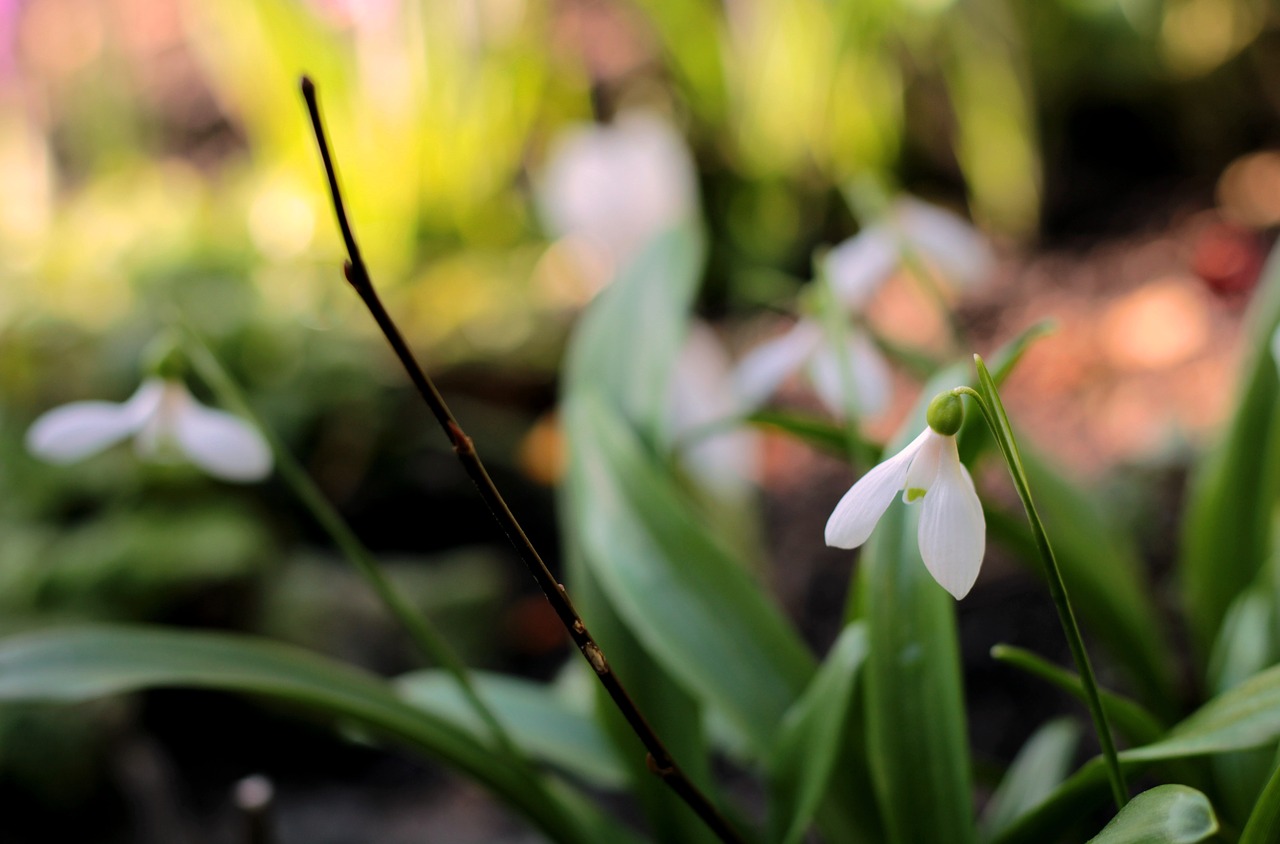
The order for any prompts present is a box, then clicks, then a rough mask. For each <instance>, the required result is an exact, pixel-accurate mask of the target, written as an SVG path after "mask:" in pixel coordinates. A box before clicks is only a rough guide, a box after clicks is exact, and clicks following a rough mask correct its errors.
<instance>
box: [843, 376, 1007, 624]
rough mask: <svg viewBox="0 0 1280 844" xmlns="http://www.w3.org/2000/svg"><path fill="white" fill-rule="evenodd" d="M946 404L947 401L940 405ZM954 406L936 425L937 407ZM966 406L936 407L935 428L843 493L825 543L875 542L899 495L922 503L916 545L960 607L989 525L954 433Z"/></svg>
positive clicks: (954, 401)
mask: <svg viewBox="0 0 1280 844" xmlns="http://www.w3.org/2000/svg"><path fill="white" fill-rule="evenodd" d="M942 400H945V401H942ZM940 401H941V402H942V403H943V404H945V405H947V406H948V407H947V408H946V409H945V410H943V411H942V415H943V417H944V421H943V422H942V423H941V424H937V427H939V428H940V429H941V430H943V431H950V433H939V432H938V431H937V430H935V429H934V425H935V424H936V423H938V418H937V417H936V416H935V411H934V408H935V406H938V405H939V403H940ZM959 402H960V399H959V398H958V397H956V396H954V395H951V394H946V393H944V394H943V395H942V396H939V397H938V398H937V399H934V402H933V404H931V405H930V425H928V426H926V427H925V429H924V431H923V433H921V434H920V435H919V436H918V437H916V438H915V439H914V440H912V441H911V443H910V444H909V445H907V447H906V448H904V449H902V451H900V452H898V453H897V454H895V455H894V456H893V457H890V458H889V459H888V460H886V461H884V462H883V463H881V464H880V465H878V466H876V467H875V468H874V469H872V470H871V471H869V472H867V473H866V474H865V475H863V476H862V477H861V478H859V479H858V482H857V483H855V484H854V485H853V487H852V488H851V489H850V490H849V491H848V492H846V493H845V494H844V497H843V498H841V499H840V503H838V504H837V505H836V509H835V511H834V512H833V513H832V514H831V518H830V519H828V520H827V528H826V541H827V544H828V545H832V546H835V547H837V548H857V547H858V546H859V545H861V544H862V543H864V542H866V541H867V539H868V538H869V537H870V536H871V531H872V530H873V529H874V528H875V526H876V523H877V522H879V521H880V517H881V516H883V515H884V513H885V511H886V510H888V509H889V506H890V505H891V504H892V503H893V499H894V498H895V497H896V496H897V494H898V493H899V492H901V493H902V500H903V501H904V502H906V503H907V504H912V503H916V502H920V503H921V508H922V509H921V513H920V527H919V532H918V539H919V543H920V556H921V558H922V559H923V560H924V564H925V567H926V568H928V570H929V573H930V574H931V575H933V579H934V580H936V581H938V583H939V585H941V586H942V588H944V589H946V590H947V591H948V592H950V593H951V594H952V595H953V596H954V597H955V598H956V599H957V600H958V599H960V598H963V597H964V596H965V595H967V594H969V590H970V589H971V588H972V587H973V583H974V581H975V580H977V578H978V569H979V568H980V567H981V566H982V558H983V555H984V554H985V553H986V545H987V530H986V520H985V518H984V517H983V515H982V502H980V501H979V500H978V493H977V491H976V490H975V489H974V486H973V478H971V477H970V476H969V470H968V469H966V468H965V467H964V464H962V463H961V462H960V454H959V451H958V450H957V448H956V438H955V432H956V431H958V430H959V427H960V424H959V423H960V420H961V419H962V418H963V415H962V413H961V410H962V409H960V406H959Z"/></svg>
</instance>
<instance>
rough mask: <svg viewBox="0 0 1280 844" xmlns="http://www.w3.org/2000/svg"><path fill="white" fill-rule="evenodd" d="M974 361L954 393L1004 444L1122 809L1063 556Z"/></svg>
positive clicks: (982, 367)
mask: <svg viewBox="0 0 1280 844" xmlns="http://www.w3.org/2000/svg"><path fill="white" fill-rule="evenodd" d="M973 360H974V365H975V366H976V367H977V370H978V389H977V390H974V389H973V388H971V387H957V388H956V389H955V390H954V391H953V392H954V393H955V394H956V395H967V396H969V397H971V398H972V399H973V400H974V401H975V402H976V403H977V405H978V409H979V410H981V411H982V416H983V418H985V419H986V421H987V427H989V428H990V429H991V436H992V437H994V438H995V441H996V445H998V446H999V447H1000V453H1001V454H1002V455H1003V456H1004V460H1005V463H1006V464H1008V466H1009V476H1010V477H1011V478H1012V479H1013V485H1014V488H1015V489H1017V491H1018V498H1020V499H1022V506H1023V508H1024V509H1025V510H1026V511H1027V521H1028V522H1029V523H1030V525H1031V533H1032V535H1033V536H1034V537H1035V544H1036V550H1037V551H1038V552H1039V553H1040V559H1041V561H1042V562H1043V563H1044V568H1045V576H1046V578H1047V580H1048V582H1049V594H1050V596H1051V597H1052V598H1053V603H1054V606H1056V607H1057V608H1058V620H1059V621H1060V622H1061V623H1062V631H1063V632H1064V633H1065V634H1066V636H1067V645H1068V646H1069V647H1070V648H1071V656H1072V658H1073V659H1074V660H1075V663H1076V671H1077V672H1079V674H1080V682H1081V684H1082V685H1083V687H1084V695H1085V703H1086V705H1087V706H1088V709H1089V715H1090V716H1091V717H1092V718H1093V728H1094V731H1095V732H1097V734H1098V743H1099V744H1100V745H1101V746H1102V755H1103V757H1104V758H1105V759H1106V763H1107V774H1108V777H1109V779H1110V781H1111V792H1112V796H1114V797H1115V801H1116V808H1123V807H1124V805H1125V803H1127V802H1128V801H1129V791H1128V788H1127V787H1126V786H1125V781H1124V772H1123V771H1121V769H1120V760H1119V758H1118V757H1117V754H1116V744H1115V739H1114V738H1113V737H1112V733H1111V724H1110V723H1109V722H1108V721H1107V713H1106V710H1104V709H1103V707H1102V696H1101V694H1100V693H1099V692H1098V682H1097V680H1096V679H1095V678H1094V676H1093V666H1092V665H1091V664H1090V662H1089V653H1088V651H1086V650H1085V647H1084V639H1083V638H1082V637H1081V635H1080V625H1079V623H1078V622H1077V621H1076V616H1075V612H1074V611H1073V610H1072V609H1071V599H1070V598H1069V597H1068V595H1067V586H1066V584H1065V583H1064V582H1063V580H1062V571H1061V569H1059V568H1058V560H1057V558H1056V557H1055V556H1054V554H1053V546H1051V545H1050V544H1049V536H1048V534H1046V533H1045V530H1044V523H1043V522H1042V521H1041V520H1040V514H1039V512H1037V511H1036V505H1035V502H1034V501H1032V500H1031V485H1030V483H1029V482H1028V480H1027V473H1026V470H1025V469H1024V468H1023V465H1022V455H1021V454H1020V453H1019V452H1018V444H1017V442H1016V441H1015V440H1014V437H1013V430H1012V428H1010V426H1009V417H1008V415H1007V414H1006V413H1005V410H1004V403H1003V402H1001V401H1000V394H999V393H998V392H997V391H996V384H995V381H994V380H993V379H992V378H991V373H990V372H988V371H987V365H986V364H985V363H983V361H982V358H981V357H980V356H978V355H974V356H973Z"/></svg>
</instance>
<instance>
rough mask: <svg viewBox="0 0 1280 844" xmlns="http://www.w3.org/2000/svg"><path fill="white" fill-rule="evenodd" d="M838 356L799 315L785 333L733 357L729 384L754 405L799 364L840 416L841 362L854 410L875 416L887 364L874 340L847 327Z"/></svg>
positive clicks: (843, 407) (883, 400)
mask: <svg viewBox="0 0 1280 844" xmlns="http://www.w3.org/2000/svg"><path fill="white" fill-rule="evenodd" d="M844 358H845V361H844V363H842V362H841V360H840V356H839V354H838V353H837V350H836V349H834V348H832V347H831V345H830V344H829V343H827V342H826V336H825V333H824V332H823V330H822V326H821V325H819V324H818V322H817V321H816V320H813V319H800V320H799V321H797V322H796V324H795V325H794V326H792V327H791V329H790V330H789V331H787V332H786V333H785V334H782V335H780V336H778V337H775V338H773V339H772V340H766V341H765V342H764V343H761V344H760V345H759V346H756V347H755V348H754V349H752V350H751V351H750V352H748V353H747V354H746V355H745V356H744V357H743V358H742V360H741V361H739V362H738V367H737V369H736V370H735V372H734V384H735V386H736V389H737V391H738V394H739V395H740V396H741V397H742V399H743V402H744V403H745V404H747V405H748V406H750V407H758V406H760V405H762V404H764V402H765V401H766V400H767V399H768V398H769V397H770V396H771V395H773V394H774V393H775V392H777V390H778V388H779V387H780V386H782V382H784V381H785V380H786V379H787V378H789V377H790V376H791V375H792V374H794V373H796V372H799V371H801V370H803V371H804V372H805V373H806V374H807V375H808V377H809V380H810V382H811V383H812V384H813V388H814V391H815V392H817V394H818V398H819V399H821V400H822V403H823V405H824V406H825V407H826V408H827V410H828V411H830V412H831V414H832V415H833V416H836V417H841V418H842V417H844V416H845V414H846V411H847V402H846V398H845V390H844V373H843V370H844V369H845V368H846V367H847V369H848V373H849V379H850V382H851V383H850V387H851V388H852V390H853V401H854V404H855V405H856V407H857V410H858V413H859V414H861V415H864V416H875V415H876V414H878V413H880V412H881V411H882V410H884V409H885V408H886V407H887V406H888V404H889V398H890V396H891V395H892V391H893V386H892V381H891V375H890V373H889V364H888V363H887V362H886V361H885V359H884V356H883V355H882V354H880V350H879V349H877V348H876V346H875V344H874V343H872V342H871V341H870V340H868V339H867V337H866V336H865V335H864V334H863V333H862V332H857V331H854V330H852V329H849V331H848V333H847V336H846V338H845V348H844Z"/></svg>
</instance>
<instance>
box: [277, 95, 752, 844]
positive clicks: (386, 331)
mask: <svg viewBox="0 0 1280 844" xmlns="http://www.w3.org/2000/svg"><path fill="white" fill-rule="evenodd" d="M302 96H303V98H304V99H305V100H306V102H307V111H308V112H309V114H310V116H311V126H312V129H313V130H314V132H315V136H316V143H317V144H318V145H319V147H320V157H321V159H323V161H324V169H325V175H326V176H327V178H328V180H329V192H330V195H331V196H332V198H333V209H334V213H335V214H336V215H337V218H338V228H339V229H340V230H341V231H342V239H343V241H344V242H345V243H346V247H347V256H348V260H347V262H346V264H345V266H344V267H343V271H344V273H345V275H346V277H347V281H348V282H349V283H350V284H351V286H352V287H353V288H354V289H355V291H356V293H357V294H358V295H359V296H360V298H361V300H363V302H364V304H365V307H367V308H368V309H369V313H370V314H371V315H372V316H373V319H374V321H375V322H377V324H378V327H379V328H380V329H381V330H382V333H383V335H385V337H386V339H387V342H388V343H389V344H390V345H391V348H392V350H393V351H394V352H395V354H396V357H398V358H399V359H400V363H401V365H402V366H403V367H404V369H405V372H406V373H408V375H409V380H411V381H412V382H413V385H414V387H416V388H417V390H418V393H419V394H420V395H421V396H422V399H423V401H425V402H426V403H427V406H428V407H429V408H430V409H431V413H432V415H433V416H435V418H436V421H437V422H439V423H440V427H441V429H442V430H443V431H444V433H445V436H446V437H448V438H449V442H450V444H452V446H453V451H454V453H455V454H456V455H457V456H458V460H459V462H461V463H462V466H463V468H464V469H465V470H466V473H467V475H468V476H469V477H470V478H471V480H472V482H473V483H475V485H476V488H477V489H478V490H479V491H480V496H481V497H482V498H483V499H484V502H485V504H486V505H487V506H488V508H489V511H490V512H491V513H492V514H493V517H494V518H495V519H496V520H497V521H498V525H499V527H501V528H502V531H503V533H505V534H506V535H507V539H508V540H510V542H511V544H512V546H514V547H515V549H516V552H517V553H518V554H519V555H520V559H521V560H523V561H524V564H525V566H526V567H527V568H528V569H529V573H530V574H532V575H533V578H534V580H536V581H537V582H538V586H539V587H541V589H542V592H543V594H544V595H545V596H546V598H547V601H548V602H549V603H550V604H551V607H552V609H554V610H555V613H556V615H557V616H558V617H559V619H560V622H561V624H563V625H564V627H565V630H567V631H568V633H569V637H570V638H571V639H572V640H573V643H574V644H575V645H577V647H578V650H579V651H581V652H582V656H583V657H584V658H585V659H586V660H587V663H588V664H589V665H590V666H591V669H592V670H593V671H594V672H595V674H596V677H597V679H599V681H600V684H601V685H602V686H604V689H605V691H606V692H608V694H609V697H610V698H611V699H612V700H613V702H614V705H615V706H617V707H618V710H619V711H620V712H621V713H622V716H623V717H624V718H625V719H626V720H627V723H628V724H629V725H630V726H631V729H632V730H633V731H634V732H635V734H636V736H637V737H638V738H639V739H640V742H641V744H643V745H644V747H645V750H646V751H648V759H647V762H648V767H649V770H650V771H652V772H653V773H654V774H656V775H657V776H658V777H660V778H661V779H662V781H663V782H664V783H666V784H667V786H668V787H669V788H671V790H672V791H674V792H675V793H676V794H677V795H678V796H679V797H680V799H681V800H683V801H684V802H685V803H686V804H687V805H688V806H689V808H690V809H692V810H693V811H694V813H695V814H697V816H698V817H699V818H700V819H701V820H702V821H703V823H705V824H706V825H707V827H708V828H709V829H710V830H711V831H712V832H714V833H715V834H716V836H717V837H718V838H719V839H720V840H721V841H723V842H726V844H743V839H742V837H741V836H740V835H739V834H738V832H737V831H736V830H735V829H734V828H733V827H732V826H731V825H730V823H729V821H728V820H727V819H726V818H725V817H724V815H722V814H721V813H720V810H719V809H718V808H716V806H715V804H714V803H712V802H711V800H710V799H709V798H708V797H707V796H706V795H705V794H703V793H702V791H701V790H700V789H699V788H698V787H697V785H695V784H694V783H693V781H692V780H691V779H689V777H688V775H686V774H685V772H684V770H683V769H682V768H681V767H680V766H679V765H678V764H677V763H676V760H675V759H674V758H673V757H672V756H671V753H670V751H668V750H667V748H666V745H664V744H663V742H662V739H660V738H659V737H658V734H657V733H656V732H655V731H654V729H653V727H652V726H650V724H649V722H648V720H646V719H645V717H644V715H643V714H642V713H641V712H640V709H639V707H637V706H636V703H635V701H634V700H632V698H631V695H630V694H628V693H627V690H626V688H625V687H624V686H623V685H622V681H621V680H619V679H618V677H617V675H616V674H614V672H613V669H612V668H611V667H610V665H609V662H608V660H607V659H606V658H605V655H604V652H603V651H601V650H600V646H599V645H597V644H596V642H595V639H593V638H592V636H591V633H590V632H589V631H588V630H587V626H586V624H585V623H584V622H583V620H582V617H581V616H580V615H578V612H577V610H575V609H574V608H573V603H572V602H571V601H570V600H569V595H568V593H567V592H565V588H564V586H563V585H562V584H561V583H560V582H559V581H557V580H556V578H555V576H554V575H553V574H552V573H551V570H550V569H548V568H547V564H546V563H544V562H543V560H542V557H541V556H540V555H539V554H538V551H537V549H536V548H534V546H533V543H532V542H531V541H530V540H529V537H528V536H527V535H526V534H525V532H524V529H523V528H522V527H521V526H520V522H519V521H518V520H517V519H516V517H515V515H514V514H513V513H512V512H511V508H510V507H508V506H507V502H506V501H505V500H504V499H503V497H502V494H501V493H500V492H498V488H497V486H495V485H494V483H493V479H492V478H490V477H489V473H488V471H487V470H486V469H485V467H484V463H483V462H481V460H480V455H479V454H477V453H476V447H475V444H474V443H473V442H472V440H471V438H470V437H469V436H467V434H466V432H465V431H463V429H462V426H461V425H460V424H458V420H457V419H456V418H455V417H454V415H453V413H452V411H450V410H449V406H448V405H447V404H446V403H445V400H444V397H443V396H441V395H440V391H439V390H437V389H436V385H435V383H434V382H432V380H431V378H430V376H428V375H427V374H426V372H424V371H423V369H422V367H421V366H420V365H419V364H418V361H417V359H416V358H415V357H414V355H413V352H411V351H410V350H409V346H408V344H407V343H405V340H404V337H403V336H402V335H401V334H400V330H399V328H398V327H397V326H396V324H395V322H394V321H393V320H392V319H391V316H390V315H389V314H388V313H387V311H386V308H384V307H383V305H382V301H381V299H379V298H378V294H377V291H376V290H374V287H373V281H372V280H371V279H370V277H369V271H368V269H367V268H366V267H365V264H364V259H363V258H361V257H360V248H359V246H357V244H356V239H355V235H354V234H352V231H351V224H350V223H349V222H348V221H347V212H346V208H345V206H344V204H343V201H342V192H341V190H340V189H339V187H338V175H337V171H336V169H335V168H334V165H333V159H332V157H331V155H330V153H329V142H328V140H327V137H326V135H325V131H324V124H323V122H322V121H321V119H320V106H319V103H318V102H317V99H316V88H315V84H314V83H313V82H312V81H311V80H310V79H309V78H307V77H305V76H304V77H303V78H302Z"/></svg>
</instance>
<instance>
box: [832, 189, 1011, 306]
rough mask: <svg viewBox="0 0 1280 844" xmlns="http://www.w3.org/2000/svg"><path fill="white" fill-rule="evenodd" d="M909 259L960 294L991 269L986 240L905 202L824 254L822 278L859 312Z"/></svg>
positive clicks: (937, 212) (953, 218)
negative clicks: (823, 275)
mask: <svg viewBox="0 0 1280 844" xmlns="http://www.w3.org/2000/svg"><path fill="white" fill-rule="evenodd" d="M909 255H913V256H915V257H917V258H918V259H919V260H921V261H923V262H924V263H925V265H926V267H927V268H928V269H929V270H931V271H933V272H936V273H939V274H940V275H941V276H942V277H943V278H944V279H946V280H947V281H949V282H951V283H952V284H953V285H955V286H956V287H961V288H964V287H972V286H974V285H975V284H978V283H979V282H981V281H982V280H983V278H985V277H986V276H987V275H988V274H989V273H990V272H991V269H992V267H993V266H994V264H995V256H994V255H993V254H992V251H991V246H990V244H988V243H987V239H986V238H985V237H984V236H983V235H982V233H981V232H979V231H978V230H977V229H975V228H974V227H973V226H972V225H970V224H969V223H968V222H967V221H966V220H965V219H964V218H962V217H960V216H959V215H957V214H953V213H952V212H950V211H947V210H946V209H943V208H939V207H937V206H936V205H930V204H929V203H927V202H922V201H921V200H919V199H914V198H912V197H905V196H904V197H901V198H899V199H898V200H896V201H895V202H894V203H893V204H892V205H891V206H890V207H889V211H888V213H887V214H885V216H884V218H883V219H881V220H880V221H878V222H876V223H873V224H872V225H869V226H867V227H865V228H864V229H863V230H862V231H860V232H858V234H856V235H854V236H853V237H851V238H849V239H848V240H845V241H844V242H843V243H841V244H840V245H838V246H836V247H835V248H834V249H832V250H831V251H830V252H828V253H827V254H826V256H825V258H824V259H823V272H824V274H825V275H826V276H827V278H828V279H830V281H831V286H832V288H833V289H834V290H835V292H836V296H837V297H838V298H839V299H840V301H841V303H843V304H844V305H845V306H846V307H849V308H852V309H855V310H860V309H861V308H863V307H864V306H865V305H866V303H867V301H868V300H869V299H870V298H871V296H872V295H874V294H875V292H876V290H878V289H879V288H880V285H881V284H883V283H884V282H885V281H887V280H888V279H889V278H890V277H891V276H892V275H893V274H894V272H895V271H897V269H898V267H900V266H901V265H902V263H903V259H904V257H906V256H909Z"/></svg>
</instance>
